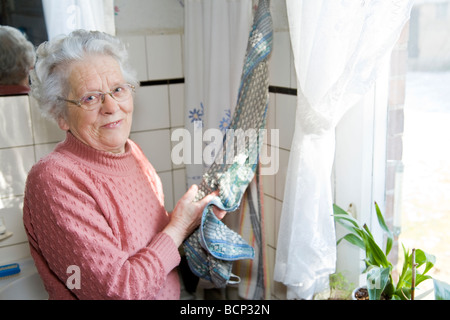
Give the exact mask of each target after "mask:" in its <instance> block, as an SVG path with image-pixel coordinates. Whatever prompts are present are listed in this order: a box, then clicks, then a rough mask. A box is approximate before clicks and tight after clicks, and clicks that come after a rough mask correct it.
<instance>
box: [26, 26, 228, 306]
mask: <svg viewBox="0 0 450 320" xmlns="http://www.w3.org/2000/svg"><path fill="white" fill-rule="evenodd" d="M37 55H38V59H37V63H36V68H35V69H34V70H33V72H32V86H31V87H32V92H31V93H32V95H33V96H34V97H35V98H36V99H37V100H38V102H39V106H40V108H41V111H42V112H43V114H44V115H46V116H48V117H50V118H52V119H54V120H55V121H56V122H57V123H58V124H59V127H60V128H61V129H62V130H65V131H67V136H66V139H65V141H63V142H61V143H60V144H58V145H57V146H56V148H55V150H54V151H53V152H52V153H50V154H49V155H48V156H46V157H45V158H43V159H41V160H40V161H39V162H38V163H37V164H36V165H35V166H34V167H33V168H32V169H31V171H30V173H29V175H28V179H27V184H26V190H25V199H24V209H23V219H24V225H25V228H26V232H27V235H28V239H29V243H30V250H31V254H32V256H33V258H34V260H35V263H36V267H37V269H38V271H39V273H40V275H41V277H42V279H43V281H44V284H45V287H46V289H47V291H48V293H49V297H50V299H178V298H179V296H180V284H179V279H178V274H177V271H176V267H177V265H178V264H179V262H180V255H179V251H178V247H179V246H180V244H181V243H182V242H183V241H184V239H185V238H186V237H187V236H188V235H189V234H190V233H192V231H193V230H194V229H195V228H196V227H197V226H198V225H199V223H200V219H201V213H202V211H203V209H204V207H205V205H206V204H207V203H208V202H209V201H211V200H212V198H213V197H214V196H215V195H214V194H210V195H207V196H206V197H205V198H203V199H202V200H200V201H197V202H193V199H194V197H195V195H196V192H197V186H192V187H191V188H190V189H189V190H188V192H187V193H186V194H185V195H184V196H183V197H182V198H181V199H180V200H179V201H178V203H177V205H176V206H175V209H174V210H173V212H172V213H170V214H168V213H167V212H166V210H165V209H164V197H163V191H162V190H163V189H162V186H161V181H160V179H159V177H158V175H157V174H156V172H155V170H154V168H153V167H152V165H151V164H150V163H149V161H148V160H147V159H146V157H145V156H144V154H143V153H142V151H141V149H140V148H139V146H138V145H136V143H134V142H133V141H131V140H129V139H128V136H129V133H130V129H131V119H132V114H133V91H134V88H135V86H136V80H135V78H134V77H133V75H132V73H131V72H130V70H129V68H128V66H127V62H126V58H127V54H126V50H125V48H124V46H123V45H122V44H121V42H120V41H119V40H118V39H116V38H114V37H112V36H109V35H107V34H104V33H100V32H87V31H81V30H79V31H75V32H73V33H72V34H70V35H69V36H65V37H60V38H57V39H54V40H52V41H50V42H47V43H44V44H42V45H41V46H40V47H39V48H38V50H37ZM216 215H218V216H219V218H222V217H223V215H224V212H223V211H217V212H216Z"/></svg>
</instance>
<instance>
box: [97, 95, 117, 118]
mask: <svg viewBox="0 0 450 320" xmlns="http://www.w3.org/2000/svg"><path fill="white" fill-rule="evenodd" d="M118 109H119V104H118V102H117V101H116V100H115V99H114V98H113V97H112V96H111V95H110V94H108V93H105V94H104V96H103V101H102V106H101V112H102V113H105V114H112V113H114V112H116V111H117V110H118Z"/></svg>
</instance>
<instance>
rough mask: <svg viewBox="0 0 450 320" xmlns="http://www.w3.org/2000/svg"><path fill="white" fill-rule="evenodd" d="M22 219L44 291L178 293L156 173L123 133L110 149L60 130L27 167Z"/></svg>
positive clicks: (75, 295) (84, 295) (100, 295)
mask: <svg viewBox="0 0 450 320" xmlns="http://www.w3.org/2000/svg"><path fill="white" fill-rule="evenodd" d="M23 220H24V225H25V229H26V232H27V235H28V239H29V242H30V250H31V254H32V256H33V258H34V260H35V263H36V267H37V269H38V271H39V273H40V275H41V277H42V279H43V281H44V284H45V287H46V289H47V291H48V293H49V298H50V299H179V296H180V284H179V279H178V274H177V271H176V266H177V265H178V264H179V262H180V255H179V252H178V248H177V247H176V245H175V243H174V242H173V240H172V239H171V238H170V237H169V236H168V235H166V234H165V233H162V232H161V231H162V230H163V228H164V227H165V226H166V225H167V223H168V222H169V218H168V214H167V212H166V210H165V209H164V197H163V191H162V185H161V181H160V179H159V177H158V175H157V174H156V172H155V170H154V168H153V167H152V165H151V164H150V163H149V162H148V160H147V159H146V157H145V156H144V154H143V153H142V151H141V149H140V148H139V147H138V146H137V145H136V144H135V143H134V142H132V141H131V140H129V141H128V142H127V144H126V152H125V153H124V154H112V153H108V152H102V151H98V150H95V149H93V148H91V147H89V146H87V145H85V144H83V143H82V142H80V141H79V140H77V139H76V138H75V137H74V136H73V135H72V134H71V133H68V134H67V137H66V140H65V141H63V142H61V143H60V144H58V145H57V147H56V148H55V150H54V151H53V152H52V153H51V154H49V155H48V156H47V157H45V158H43V159H42V160H41V161H39V162H38V163H37V164H36V165H35V166H34V167H33V168H32V169H31V171H30V173H29V175H28V179H27V184H26V189H25V199H24V208H23ZM77 268H79V272H77V270H78V269H77ZM77 276H79V277H78V278H79V279H78V278H77ZM68 280H69V281H68ZM77 280H79V281H78V282H77ZM66 283H68V285H66ZM76 284H79V289H78V288H76ZM69 287H70V288H71V289H69Z"/></svg>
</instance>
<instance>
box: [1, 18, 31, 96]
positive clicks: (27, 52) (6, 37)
mask: <svg viewBox="0 0 450 320" xmlns="http://www.w3.org/2000/svg"><path fill="white" fill-rule="evenodd" d="M35 60H36V58H35V51H34V46H33V44H32V43H31V42H30V41H28V40H27V38H26V37H25V36H24V35H23V34H22V33H21V32H20V31H19V30H17V29H16V28H13V27H8V26H0V95H11V94H23V93H28V92H29V91H30V87H29V81H28V73H29V72H30V70H31V69H32V68H33V66H34V63H35Z"/></svg>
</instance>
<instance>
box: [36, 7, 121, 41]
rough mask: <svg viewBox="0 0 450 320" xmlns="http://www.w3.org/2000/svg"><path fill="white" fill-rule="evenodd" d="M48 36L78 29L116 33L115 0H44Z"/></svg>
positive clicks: (51, 37) (52, 36)
mask: <svg viewBox="0 0 450 320" xmlns="http://www.w3.org/2000/svg"><path fill="white" fill-rule="evenodd" d="M42 6H43V8H44V16H45V24H46V26H47V33H48V38H49V40H50V39H53V38H54V37H55V36H57V35H59V34H69V33H70V32H72V31H74V30H76V29H85V30H96V31H103V32H106V33H109V34H112V35H115V33H116V29H115V24H114V0H42Z"/></svg>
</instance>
